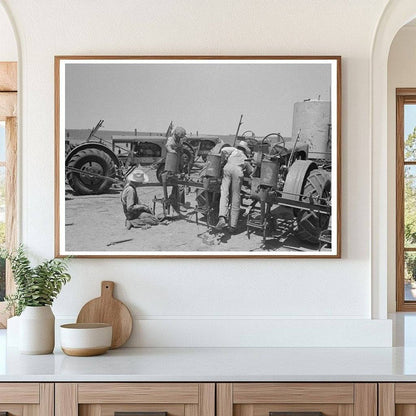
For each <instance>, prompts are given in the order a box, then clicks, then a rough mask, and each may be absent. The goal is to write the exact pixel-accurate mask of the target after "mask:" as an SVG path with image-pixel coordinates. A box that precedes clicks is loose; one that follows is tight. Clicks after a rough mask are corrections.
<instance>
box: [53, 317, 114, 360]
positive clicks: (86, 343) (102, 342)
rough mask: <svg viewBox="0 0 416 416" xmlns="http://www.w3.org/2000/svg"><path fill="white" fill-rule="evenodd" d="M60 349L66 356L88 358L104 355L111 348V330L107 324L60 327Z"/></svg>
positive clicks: (66, 325)
mask: <svg viewBox="0 0 416 416" xmlns="http://www.w3.org/2000/svg"><path fill="white" fill-rule="evenodd" d="M60 333H61V348H62V351H63V352H64V353H65V354H67V355H74V356H76V357H89V356H92V355H100V354H104V353H105V352H106V351H107V350H108V349H109V348H110V347H111V338H112V335H113V328H112V326H111V325H109V324H99V323H97V324H89V323H88V324H65V325H61V331H60Z"/></svg>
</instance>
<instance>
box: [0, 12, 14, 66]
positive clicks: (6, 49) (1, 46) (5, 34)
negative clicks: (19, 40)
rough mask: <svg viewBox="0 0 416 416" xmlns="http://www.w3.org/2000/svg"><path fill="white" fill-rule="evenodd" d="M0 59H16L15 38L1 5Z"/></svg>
mask: <svg viewBox="0 0 416 416" xmlns="http://www.w3.org/2000/svg"><path fill="white" fill-rule="evenodd" d="M0 61H17V45H16V38H15V36H14V33H13V28H12V25H11V22H10V19H9V16H8V15H7V13H6V11H5V10H4V8H3V7H0Z"/></svg>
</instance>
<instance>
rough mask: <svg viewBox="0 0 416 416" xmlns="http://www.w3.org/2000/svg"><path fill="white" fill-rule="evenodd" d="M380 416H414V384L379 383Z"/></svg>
mask: <svg viewBox="0 0 416 416" xmlns="http://www.w3.org/2000/svg"><path fill="white" fill-rule="evenodd" d="M379 409H380V412H379V413H380V416H395V415H398V416H415V415H416V383H380V384H379Z"/></svg>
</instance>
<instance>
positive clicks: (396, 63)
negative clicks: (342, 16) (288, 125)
mask: <svg viewBox="0 0 416 416" xmlns="http://www.w3.org/2000/svg"><path fill="white" fill-rule="evenodd" d="M406 87H407V88H416V25H412V26H410V25H409V26H404V27H403V28H402V29H400V30H399V32H397V35H396V36H395V38H394V40H393V43H392V44H391V48H390V54H389V60H388V133H387V134H388V142H387V143H388V148H387V152H388V155H389V157H388V159H387V170H388V172H389V174H388V195H389V196H388V198H387V203H388V212H389V227H388V235H389V238H388V252H389V257H388V279H389V280H388V294H389V297H388V307H389V312H395V310H396V261H395V260H396V259H395V256H396V244H395V242H396V238H395V236H396V199H395V195H396V183H395V177H396V88H406Z"/></svg>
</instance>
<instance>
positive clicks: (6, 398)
mask: <svg viewBox="0 0 416 416" xmlns="http://www.w3.org/2000/svg"><path fill="white" fill-rule="evenodd" d="M53 392H54V385H53V384H51V383H40V384H39V383H0V415H1V416H3V415H4V416H6V415H7V416H53V413H54V402H53V401H54V397H53Z"/></svg>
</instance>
